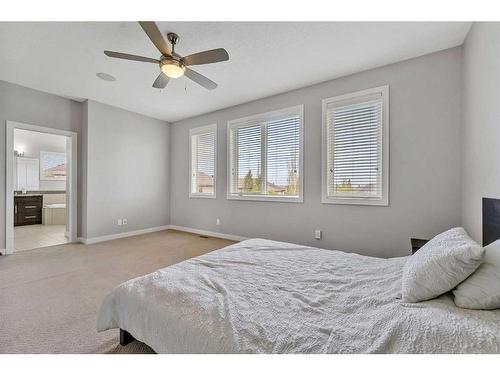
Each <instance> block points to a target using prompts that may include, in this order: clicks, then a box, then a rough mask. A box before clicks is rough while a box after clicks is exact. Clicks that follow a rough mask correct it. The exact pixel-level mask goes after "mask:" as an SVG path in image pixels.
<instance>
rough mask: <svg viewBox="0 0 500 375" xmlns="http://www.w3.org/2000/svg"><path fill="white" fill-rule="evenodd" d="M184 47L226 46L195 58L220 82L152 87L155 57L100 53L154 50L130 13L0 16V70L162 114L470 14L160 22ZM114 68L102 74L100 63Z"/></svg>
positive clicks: (299, 79) (349, 69) (210, 104)
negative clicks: (215, 58) (419, 18)
mask: <svg viewBox="0 0 500 375" xmlns="http://www.w3.org/2000/svg"><path fill="white" fill-rule="evenodd" d="M158 26H159V28H160V30H161V31H162V32H164V33H166V32H169V31H174V32H176V33H178V34H179V35H180V37H181V39H180V44H178V46H177V49H176V51H177V52H179V53H180V54H181V55H187V54H191V53H194V52H199V51H202V50H207V49H212V48H218V47H224V48H225V49H226V50H227V51H228V52H229V56H230V60H229V61H228V62H223V63H218V64H212V65H203V66H199V67H194V70H197V71H198V72H200V73H202V74H205V75H206V76H208V77H209V78H211V79H212V80H214V81H215V82H217V83H218V84H219V87H218V88H217V89H216V90H214V91H208V90H205V89H204V88H202V87H200V86H198V85H196V84H195V83H193V82H191V81H189V80H188V79H187V78H185V77H183V78H181V79H178V80H174V81H171V82H170V83H169V85H168V86H167V88H166V89H164V90H161V91H160V90H157V89H154V88H152V87H151V84H152V83H153V81H154V79H155V78H156V76H157V75H158V73H159V68H158V67H157V66H156V65H154V64H149V63H140V62H134V61H120V60H117V59H112V58H109V57H106V56H105V55H104V54H103V50H105V49H108V50H114V51H120V52H125V53H132V54H138V55H143V56H149V57H156V58H157V57H159V53H158V52H157V51H156V49H155V47H154V46H153V44H152V43H151V42H150V41H149V39H148V37H147V36H146V34H144V32H143V31H142V29H141V27H140V26H139V24H137V23H134V22H46V23H37V22H25V23H20V22H0V80H5V81H8V82H12V83H16V84H19V85H23V86H27V87H31V88H34V89H38V90H42V91H45V92H49V93H53V94H57V95H61V96H65V97H69V98H73V99H76V100H84V99H87V98H89V99H93V100H96V101H99V102H102V103H106V104H110V105H113V106H116V107H120V108H124V109H127V110H130V111H134V112H138V113H142V114H145V115H148V116H151V117H155V118H159V119H162V120H166V121H177V120H180V119H183V118H187V117H192V116H195V115H199V114H203V113H207V112H211V111H214V110H217V109H221V108H225V107H229V106H233V105H236V104H240V103H244V102H248V101H251V100H255V99H258V98H263V97H266V96H270V95H274V94H278V93H281V92H285V91H289V90H292V89H296V88H300V87H304V86H308V85H311V84H314V83H318V82H322V81H327V80H330V79H333V78H336V77H340V76H345V75H348V74H352V73H355V72H359V71H362V70H367V69H371V68H375V67H378V66H383V65H387V64H391V63H395V62H398V61H401V60H405V59H409V58H412V57H417V56H421V55H425V54H428V53H432V52H435V51H439V50H443V49H446V48H451V47H454V46H457V45H461V44H462V43H463V41H464V39H465V37H466V35H467V32H468V31H469V29H470V26H471V23H470V22H396V23H394V22H281V23H278V22H261V23H258V22H251V23H248V22H159V23H158ZM98 72H105V73H108V74H111V75H113V76H115V77H116V78H117V80H116V81H115V82H105V81H102V80H100V79H99V78H97V77H96V73H98Z"/></svg>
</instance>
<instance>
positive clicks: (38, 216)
mask: <svg viewBox="0 0 500 375" xmlns="http://www.w3.org/2000/svg"><path fill="white" fill-rule="evenodd" d="M42 204H43V200H42V196H31V197H15V198H14V223H15V224H14V225H30V224H42ZM16 223H17V224H16Z"/></svg>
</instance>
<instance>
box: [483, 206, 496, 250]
mask: <svg viewBox="0 0 500 375" xmlns="http://www.w3.org/2000/svg"><path fill="white" fill-rule="evenodd" d="M498 239H500V199H493V198H483V246H486V245H489V244H490V243H492V242H494V241H496V240H498Z"/></svg>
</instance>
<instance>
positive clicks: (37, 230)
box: [14, 224, 68, 252]
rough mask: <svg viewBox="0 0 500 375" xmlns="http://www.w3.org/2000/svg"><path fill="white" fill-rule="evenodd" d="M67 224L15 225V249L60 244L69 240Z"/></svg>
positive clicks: (21, 249) (20, 249)
mask: <svg viewBox="0 0 500 375" xmlns="http://www.w3.org/2000/svg"><path fill="white" fill-rule="evenodd" d="M64 232H65V225H42V224H40V225H23V226H20V227H14V251H16V252H17V251H24V250H31V249H37V248H39V247H47V246H54V245H60V244H64V243H67V242H68V239H67V238H66V237H65V235H64Z"/></svg>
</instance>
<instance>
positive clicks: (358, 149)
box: [323, 87, 388, 205]
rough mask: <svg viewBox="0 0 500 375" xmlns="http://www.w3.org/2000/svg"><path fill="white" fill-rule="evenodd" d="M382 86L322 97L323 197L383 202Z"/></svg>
mask: <svg viewBox="0 0 500 375" xmlns="http://www.w3.org/2000/svg"><path fill="white" fill-rule="evenodd" d="M387 101H388V97H387V88H386V87H383V88H377V89H371V90H365V91H363V92H359V93H355V94H351V95H344V96H342V97H337V98H331V99H327V100H325V101H324V102H323V121H324V125H323V127H324V133H323V134H324V144H325V153H326V154H325V155H324V159H326V163H324V168H325V169H326V170H324V171H323V174H324V178H323V180H324V185H325V186H323V192H324V193H323V201H324V202H325V203H350V204H378V205H387V202H388V194H387V193H388V192H387V190H388V186H387V181H388V173H387V171H388V169H387V165H386V164H387V163H388V160H387V151H388V150H387V147H388V143H387V142H386V138H387V137H388V134H387V133H388V123H387V115H388V114H387V113H385V111H386V110H387V109H386V108H387V104H388V103H387Z"/></svg>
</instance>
